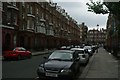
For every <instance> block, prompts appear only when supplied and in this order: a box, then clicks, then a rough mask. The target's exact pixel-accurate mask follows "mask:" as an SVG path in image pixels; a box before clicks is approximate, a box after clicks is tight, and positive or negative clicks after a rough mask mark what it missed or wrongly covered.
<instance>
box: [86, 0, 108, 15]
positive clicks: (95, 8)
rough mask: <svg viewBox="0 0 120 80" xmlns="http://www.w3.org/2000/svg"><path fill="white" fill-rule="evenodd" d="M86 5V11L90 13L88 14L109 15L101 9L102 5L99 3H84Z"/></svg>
mask: <svg viewBox="0 0 120 80" xmlns="http://www.w3.org/2000/svg"><path fill="white" fill-rule="evenodd" d="M86 5H87V6H88V11H90V12H94V13H96V14H101V13H102V14H107V13H109V11H108V10H107V9H105V8H104V7H103V5H104V4H103V3H101V2H98V1H97V2H93V1H91V4H89V3H86Z"/></svg>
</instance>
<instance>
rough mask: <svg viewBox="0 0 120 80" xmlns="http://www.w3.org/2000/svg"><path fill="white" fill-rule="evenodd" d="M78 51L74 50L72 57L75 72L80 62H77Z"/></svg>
mask: <svg viewBox="0 0 120 80" xmlns="http://www.w3.org/2000/svg"><path fill="white" fill-rule="evenodd" d="M78 54H79V53H78V52H75V53H74V54H73V58H74V70H75V72H77V71H78V69H79V67H80V64H79V59H80V58H79V55H78Z"/></svg>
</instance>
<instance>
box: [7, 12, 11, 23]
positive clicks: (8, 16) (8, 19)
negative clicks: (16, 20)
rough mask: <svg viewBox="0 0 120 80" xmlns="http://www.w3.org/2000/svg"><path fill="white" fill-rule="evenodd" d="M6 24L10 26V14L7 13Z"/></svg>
mask: <svg viewBox="0 0 120 80" xmlns="http://www.w3.org/2000/svg"><path fill="white" fill-rule="evenodd" d="M7 24H11V12H9V11H8V12H7Z"/></svg>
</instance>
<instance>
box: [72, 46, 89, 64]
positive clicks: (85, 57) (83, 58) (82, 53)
mask: <svg viewBox="0 0 120 80" xmlns="http://www.w3.org/2000/svg"><path fill="white" fill-rule="evenodd" d="M71 50H73V51H76V52H77V53H78V54H79V57H80V64H84V65H86V64H87V63H88V62H89V54H88V52H87V50H86V49H83V48H71Z"/></svg>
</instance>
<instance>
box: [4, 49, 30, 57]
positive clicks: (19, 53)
mask: <svg viewBox="0 0 120 80" xmlns="http://www.w3.org/2000/svg"><path fill="white" fill-rule="evenodd" d="M31 56H32V53H31V52H30V51H27V50H26V49H25V48H23V47H16V48H14V49H13V50H12V51H4V52H3V57H4V59H9V58H15V59H21V58H24V57H28V58H31Z"/></svg>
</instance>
